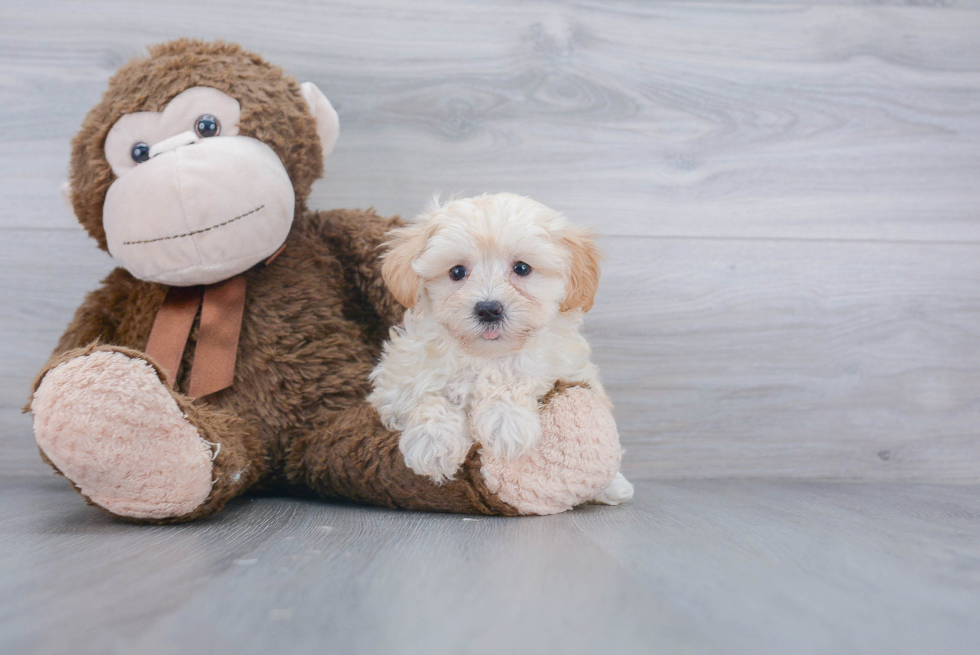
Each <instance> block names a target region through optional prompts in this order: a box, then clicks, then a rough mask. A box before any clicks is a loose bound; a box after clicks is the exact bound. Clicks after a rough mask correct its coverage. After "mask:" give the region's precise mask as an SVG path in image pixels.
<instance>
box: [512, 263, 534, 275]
mask: <svg viewBox="0 0 980 655" xmlns="http://www.w3.org/2000/svg"><path fill="white" fill-rule="evenodd" d="M513 271H514V272H515V273H517V274H518V275H520V276H521V277H527V276H528V275H530V274H531V266H530V264H525V263H524V262H517V263H516V264H514V267H513Z"/></svg>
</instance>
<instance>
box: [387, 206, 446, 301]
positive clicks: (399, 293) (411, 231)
mask: <svg viewBox="0 0 980 655" xmlns="http://www.w3.org/2000/svg"><path fill="white" fill-rule="evenodd" d="M432 231H433V229H432V226H430V225H429V221H427V220H424V219H420V220H416V221H415V222H413V223H409V224H408V225H406V226H405V227H399V228H396V229H394V230H392V231H391V232H389V233H388V236H389V237H391V238H390V239H389V240H388V241H387V242H386V243H385V244H384V245H385V247H387V248H388V251H387V252H386V253H385V254H384V255H382V258H383V263H382V265H381V276H382V277H383V278H384V281H385V284H386V285H388V290H389V291H391V295H393V296H394V297H395V300H397V301H398V302H400V303H401V304H402V305H404V306H405V307H407V308H409V309H411V308H412V307H414V306H415V303H416V302H418V299H419V284H420V283H421V281H422V279H421V278H420V277H419V276H418V274H417V273H416V272H415V271H414V270H413V269H412V262H413V261H415V258H416V257H418V256H419V254H421V252H422V249H423V248H425V242H426V241H427V240H428V239H429V236H430V235H431V234H432Z"/></svg>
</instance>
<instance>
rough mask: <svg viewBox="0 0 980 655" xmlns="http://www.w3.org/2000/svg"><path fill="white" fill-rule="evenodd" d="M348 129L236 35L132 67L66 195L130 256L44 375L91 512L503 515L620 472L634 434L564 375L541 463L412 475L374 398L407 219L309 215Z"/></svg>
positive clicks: (62, 466) (47, 426)
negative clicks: (392, 262) (334, 507)
mask: <svg viewBox="0 0 980 655" xmlns="http://www.w3.org/2000/svg"><path fill="white" fill-rule="evenodd" d="M337 134H338V119H337V114H336V112H335V111H334V109H333V107H332V106H331V105H330V102H329V101H328V100H327V98H326V97H324V95H323V94H322V93H321V92H320V91H319V89H317V87H316V86H314V85H313V84H311V83H308V82H307V83H304V84H302V85H300V84H298V83H297V82H296V81H295V80H293V79H292V78H291V77H288V76H287V75H285V74H284V73H283V72H282V71H281V70H280V69H279V68H276V67H275V66H272V65H270V64H268V63H266V62H265V61H263V60H262V59H261V58H259V57H258V56H256V55H254V54H252V53H249V52H246V51H245V50H243V49H242V48H240V47H239V46H237V45H234V44H230V43H221V42H218V43H205V42H200V41H191V40H184V39H182V40H177V41H173V42H170V43H165V44H162V45H158V46H156V47H153V48H151V49H150V51H149V56H148V57H145V58H139V59H136V60H133V61H131V62H130V63H128V64H126V65H125V66H123V67H122V68H121V69H120V70H119V71H118V72H117V73H116V74H115V76H113V77H112V79H111V80H110V82H109V87H108V90H107V91H106V92H105V95H104V96H103V98H102V101H101V102H100V103H99V104H98V105H96V106H95V108H93V109H92V110H91V112H89V114H88V116H87V117H86V119H85V121H84V123H83V124H82V128H81V130H80V131H79V133H78V134H77V136H76V137H75V139H74V141H73V143H72V155H71V170H70V185H66V188H65V189H63V190H64V191H65V192H66V194H67V195H68V199H69V201H70V205H71V207H72V208H73V210H74V213H75V216H76V217H77V219H78V221H79V222H80V223H81V224H82V226H83V227H84V228H85V229H86V230H87V232H88V234H89V235H90V236H91V237H92V238H93V239H95V241H96V243H97V244H98V246H99V248H101V249H102V250H106V251H108V252H109V253H110V254H111V255H112V256H113V257H114V258H115V259H116V260H117V261H118V262H119V263H120V264H121V267H120V268H117V269H115V270H114V271H112V272H111V273H110V274H109V275H108V276H107V277H106V278H105V280H103V282H102V286H101V287H99V288H98V289H96V290H95V291H93V292H91V293H89V294H88V296H87V297H86V298H85V300H84V302H83V303H82V305H81V307H79V308H78V310H77V311H76V313H75V316H74V318H73V320H72V321H71V323H70V325H69V326H68V328H67V330H66V331H65V333H64V335H63V336H62V337H61V340H60V342H59V343H58V346H57V348H56V349H55V352H54V354H53V356H52V357H51V359H50V361H49V362H48V363H47V364H46V365H45V366H44V368H43V369H42V370H41V371H40V373H39V374H38V376H37V379H36V381H35V383H34V392H33V396H32V399H31V401H30V403H29V405H28V407H27V408H26V409H28V410H29V411H30V412H32V413H33V420H34V435H35V439H36V440H37V443H38V446H39V447H40V451H41V455H42V457H43V458H44V459H45V461H47V462H48V463H50V464H51V466H52V467H54V468H55V470H56V471H57V472H59V473H61V474H62V475H64V476H65V477H67V478H68V480H69V481H70V482H71V484H72V486H73V487H74V488H75V490H76V491H78V492H79V493H80V494H81V495H82V496H83V497H85V498H86V499H87V500H88V502H89V503H91V504H94V505H96V506H98V507H100V508H102V509H103V510H105V511H107V512H109V513H110V514H113V515H115V516H117V517H121V518H125V519H129V520H134V521H139V522H146V523H166V522H174V521H187V520H192V519H197V518H201V517H205V516H208V515H210V514H213V513H214V512H217V511H218V510H220V509H221V508H222V506H224V505H225V503H226V502H228V500H229V499H231V498H234V497H235V496H238V495H240V494H243V493H245V492H247V491H249V490H257V489H265V490H272V491H275V492H278V493H284V494H293V495H307V496H308V495H310V493H311V492H313V493H314V494H316V495H318V496H320V497H322V498H325V499H330V498H343V499H348V500H352V501H355V502H363V503H370V504H375V505H382V506H387V507H393V508H404V509H415V510H435V511H448V512H466V513H483V514H499V515H517V514H549V513H555V512H559V511H564V510H566V509H569V508H570V507H572V506H574V505H576V504H579V503H581V502H584V501H585V500H588V499H590V498H593V497H595V496H596V495H597V494H598V493H599V492H600V491H602V490H603V489H604V488H605V487H606V485H607V484H609V482H610V481H611V480H612V478H613V476H614V475H615V473H616V472H617V471H618V469H619V461H620V448H619V443H618V436H617V434H616V426H615V423H614V422H613V420H612V417H611V415H610V413H609V411H608V409H607V408H606V407H605V406H604V405H603V403H602V402H600V401H599V400H598V399H597V398H596V396H595V395H594V394H593V393H592V392H591V391H590V390H589V389H587V388H583V387H570V388H569V387H566V386H565V385H562V384H561V383H558V384H556V386H555V389H554V390H553V391H552V392H551V393H549V394H548V396H547V397H545V398H542V399H541V404H542V420H543V425H544V428H545V435H544V437H543V438H542V440H541V443H540V445H539V446H538V447H537V448H536V449H535V450H533V451H532V452H531V453H529V454H527V455H525V456H524V457H523V458H521V459H520V460H517V461H497V460H493V459H492V458H491V457H490V456H489V454H483V453H481V452H480V451H479V449H478V448H477V447H474V449H473V451H471V453H470V455H469V457H468V459H467V461H466V464H465V465H464V467H463V468H462V469H461V470H460V472H459V473H458V474H457V475H456V478H455V479H454V480H451V481H449V482H447V483H445V484H442V485H436V484H433V483H432V482H431V481H430V480H429V479H428V478H425V477H421V476H417V475H415V474H414V473H412V472H411V471H410V470H409V469H408V468H407V467H406V466H405V464H404V462H403V461H402V457H401V453H400V452H399V450H398V438H399V435H398V434H397V433H393V432H389V431H388V430H386V429H385V428H383V427H382V425H381V422H380V419H379V418H378V415H377V413H376V411H375V410H374V409H373V408H372V407H370V406H369V405H368V404H367V403H366V401H365V398H366V396H367V394H368V393H369V392H370V388H369V383H368V374H369V372H370V371H371V368H372V366H373V365H374V364H375V362H376V361H377V358H378V356H379V354H380V347H381V343H382V341H383V339H384V338H385V336H386V335H387V332H388V330H389V328H390V326H392V325H394V324H397V323H398V322H399V321H400V320H401V316H402V312H403V309H402V307H401V306H399V304H398V303H397V302H396V301H395V300H394V299H393V297H392V296H391V295H390V294H389V293H388V291H387V290H386V288H385V286H384V283H383V281H382V277H381V267H380V264H379V262H378V254H379V252H378V248H379V246H380V245H381V244H382V243H384V241H385V236H384V235H385V232H386V231H388V230H389V229H391V228H392V227H395V226H397V225H398V221H397V219H386V218H382V217H380V216H378V215H376V214H375V213H374V212H373V211H360V210H334V211H327V212H317V211H310V210H309V209H308V208H307V206H306V199H307V196H308V195H309V193H310V188H311V186H312V184H313V182H314V181H315V180H316V179H317V178H318V177H319V176H320V175H321V173H322V170H323V159H324V157H326V156H327V155H328V154H329V153H330V151H331V149H332V148H333V145H334V143H335V141H336V139H337Z"/></svg>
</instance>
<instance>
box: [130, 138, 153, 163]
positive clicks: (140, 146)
mask: <svg viewBox="0 0 980 655" xmlns="http://www.w3.org/2000/svg"><path fill="white" fill-rule="evenodd" d="M129 154H130V155H132V157H133V161H134V162H136V163H137V164H142V163H143V162H145V161H146V160H147V159H149V158H150V146H148V145H146V144H145V143H143V142H142V141H140V142H139V143H134V144H133V148H132V150H130V152H129Z"/></svg>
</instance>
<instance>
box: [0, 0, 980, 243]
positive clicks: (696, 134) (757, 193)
mask: <svg viewBox="0 0 980 655" xmlns="http://www.w3.org/2000/svg"><path fill="white" fill-rule="evenodd" d="M2 11H3V13H2V14H0V17H2V20H0V60H2V61H3V62H4V68H5V71H4V73H3V78H4V85H3V88H4V94H5V95H6V96H7V97H6V98H4V100H5V103H4V105H5V107H4V113H3V117H2V118H0V143H2V150H0V152H2V155H3V156H2V161H3V162H4V164H3V169H0V174H2V175H0V180H2V184H3V185H4V187H3V189H4V196H5V200H6V202H5V203H4V204H3V206H2V209H0V212H2V213H0V217H2V218H0V220H2V221H3V222H4V223H5V224H8V225H12V226H13V225H16V226H32V227H33V226H37V225H49V226H66V225H69V224H70V220H69V219H68V218H67V217H66V216H65V215H64V212H63V211H62V210H61V205H60V201H58V200H57V198H56V195H55V193H54V190H55V189H56V188H57V184H58V183H59V182H60V181H61V178H62V177H63V175H64V170H65V162H66V153H67V141H68V139H69V138H70V137H71V135H72V134H73V132H74V130H75V129H76V127H77V126H78V124H79V123H80V121H81V119H82V117H83V116H84V114H85V112H86V111H87V109H88V108H89V107H90V106H91V105H92V104H93V103H94V102H95V101H96V100H97V98H98V97H99V94H100V93H101V91H102V89H103V88H104V84H105V81H106V79H107V78H108V76H109V75H110V74H111V73H112V72H113V71H114V70H115V69H116V68H117V67H118V66H119V65H120V64H121V63H122V62H123V61H125V60H126V59H127V58H129V57H132V56H135V55H137V54H139V53H140V52H141V51H142V49H143V47H144V46H145V45H146V44H147V43H149V42H154V41H159V40H163V39H166V38H171V37H174V36H179V35H193V36H203V37H208V38H213V37H224V38H231V39H235V40H239V41H241V42H243V43H244V44H246V45H247V46H249V47H252V48H255V49H256V50H258V51H260V52H262V53H263V54H265V55H266V56H268V57H269V58H270V59H271V60H273V61H275V62H277V63H280V64H281V65H282V66H284V67H285V68H286V69H287V70H289V71H290V72H292V73H293V74H295V75H296V76H297V77H298V78H300V79H311V80H313V81H315V82H317V83H318V84H319V85H320V86H321V87H322V88H323V89H324V90H325V91H326V92H327V94H328V96H330V97H331V98H333V99H334V101H335V102H336V104H337V107H338V110H339V112H340V117H341V123H342V136H341V140H340V143H339V145H338V149H337V151H336V154H335V155H334V157H333V159H332V160H331V161H330V165H329V166H328V171H327V177H326V180H325V181H324V182H323V183H321V184H320V185H319V186H318V187H317V190H316V193H315V201H316V203H317V204H318V205H319V206H323V207H334V206H367V205H374V206H376V207H378V208H379V209H380V210H381V211H384V212H387V213H396V212H409V213H411V212H414V211H416V210H417V209H418V208H420V207H421V206H422V204H423V203H424V202H425V199H426V198H427V197H428V196H429V195H430V194H431V193H432V191H433V190H435V189H441V190H443V191H447V192H451V191H462V192H466V193H473V192H480V191H484V190H488V189H489V190H499V189H507V190H513V191H518V192H524V193H528V194H530V195H532V196H535V197H537V198H539V199H540V200H541V201H543V202H545V203H547V204H551V205H554V206H556V207H557V208H559V209H562V210H566V211H568V212H569V213H570V214H571V215H573V216H574V217H575V218H577V219H578V220H581V221H584V222H588V223H592V224H595V225H598V226H599V227H601V229H602V230H603V231H604V232H606V233H608V234H626V235H628V234H647V235H670V236H698V235H703V236H712V237H717V236H738V237H745V236H764V237H799V238H810V237H832V238H848V239H889V240H929V241H931V240H957V241H958V240H971V241H975V242H980V222H978V220H977V217H976V211H975V208H976V206H977V203H978V200H980V190H978V187H977V185H976V184H974V183H973V180H974V179H975V177H976V173H977V171H978V170H980V40H978V39H977V38H976V35H977V34H978V33H980V13H978V12H976V11H964V10H959V9H955V8H942V9H935V8H922V7H846V6H817V7H807V6H802V5H790V6H773V5H757V4H741V3H740V4H710V5H703V4H694V5H690V4H684V3H680V4H661V3H623V2H606V3H596V2H576V3H567V4H566V3H556V2H541V3H507V2H479V3H466V4H465V5H463V4H460V3H455V2H449V1H446V2H433V1H424V2H413V3H411V4H410V5H409V4H401V3H389V2H384V1H380V0H373V1H372V2H360V1H359V2H338V3H330V4H322V5H321V4H309V3H306V2H281V3H277V4H276V6H275V9H274V10H270V9H269V6H268V4H267V3H264V2H238V1H236V2H230V0H225V1H222V2H212V3H206V4H204V5H202V4H201V3H196V2H187V1H180V2H167V3H158V4H157V6H149V5H146V4H140V3H132V2H122V1H111V2H110V1H101V2H64V1H63V0H59V1H58V2H56V3H52V2H45V1H43V0H41V1H32V2H30V3H21V2H12V3H5V6H4V8H3V10H2Z"/></svg>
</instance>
